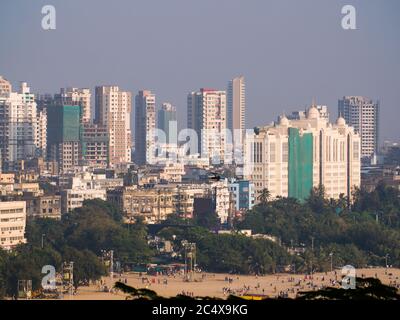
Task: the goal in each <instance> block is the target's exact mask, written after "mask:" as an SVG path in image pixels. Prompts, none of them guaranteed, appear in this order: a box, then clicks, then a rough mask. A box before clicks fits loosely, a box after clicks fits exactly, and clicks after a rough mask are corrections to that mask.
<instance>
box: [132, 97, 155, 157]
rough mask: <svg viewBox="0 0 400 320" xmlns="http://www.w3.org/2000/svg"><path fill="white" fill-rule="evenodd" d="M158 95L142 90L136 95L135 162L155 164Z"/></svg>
mask: <svg viewBox="0 0 400 320" xmlns="http://www.w3.org/2000/svg"><path fill="white" fill-rule="evenodd" d="M155 129H156V96H155V94H153V93H152V92H151V91H150V90H141V91H139V93H138V94H137V95H136V97H135V162H136V163H137V164H139V165H143V164H146V163H150V164H154V161H155V159H154V153H155Z"/></svg>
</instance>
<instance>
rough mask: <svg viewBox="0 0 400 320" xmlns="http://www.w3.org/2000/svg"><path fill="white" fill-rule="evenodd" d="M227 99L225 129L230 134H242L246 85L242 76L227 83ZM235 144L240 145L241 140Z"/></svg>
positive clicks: (244, 127)
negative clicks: (236, 132)
mask: <svg viewBox="0 0 400 320" xmlns="http://www.w3.org/2000/svg"><path fill="white" fill-rule="evenodd" d="M227 99H228V102H227V127H228V129H229V130H231V132H232V134H233V133H234V132H235V130H240V132H241V133H242V132H243V133H244V130H245V129H246V124H245V121H246V85H245V80H244V77H243V76H240V77H236V78H233V79H232V80H230V81H229V82H228V98H227ZM234 138H235V137H234ZM234 140H236V139H234ZM236 143H241V140H240V141H236Z"/></svg>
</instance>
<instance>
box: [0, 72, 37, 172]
mask: <svg viewBox="0 0 400 320" xmlns="http://www.w3.org/2000/svg"><path fill="white" fill-rule="evenodd" d="M1 80H2V81H1V83H2V84H1V85H2V89H1V90H2V94H1V95H0V153H1V155H0V156H1V157H0V158H1V160H2V166H3V169H5V170H14V166H15V165H16V163H17V161H19V160H27V159H30V158H33V157H34V156H35V155H36V152H37V148H38V146H37V145H36V144H37V143H38V137H37V127H38V118H37V112H36V102H35V98H34V94H32V93H30V88H29V87H28V85H27V84H26V82H21V86H20V90H19V92H11V91H9V90H11V84H7V81H6V80H5V79H3V78H2V79H1Z"/></svg>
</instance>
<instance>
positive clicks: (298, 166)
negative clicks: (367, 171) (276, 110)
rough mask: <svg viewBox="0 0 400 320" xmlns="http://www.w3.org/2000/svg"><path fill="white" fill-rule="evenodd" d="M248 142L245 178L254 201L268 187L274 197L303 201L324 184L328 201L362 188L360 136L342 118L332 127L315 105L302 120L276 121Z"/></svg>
mask: <svg viewBox="0 0 400 320" xmlns="http://www.w3.org/2000/svg"><path fill="white" fill-rule="evenodd" d="M246 143H247V146H246V160H245V161H246V164H247V165H248V168H247V170H246V176H247V179H250V180H251V181H253V182H254V186H255V189H256V197H257V196H258V195H259V194H260V193H261V191H262V190H263V189H268V190H269V191H270V193H271V196H272V197H273V198H274V197H277V196H282V197H293V198H297V199H299V200H304V199H305V198H307V197H308V196H309V194H310V191H311V189H312V188H313V187H318V186H319V185H323V186H324V188H325V192H326V196H327V197H328V198H335V199H337V198H339V196H340V195H341V194H343V195H344V196H348V197H349V198H350V197H351V191H352V190H353V188H354V187H359V186H360V137H359V135H358V134H356V133H355V132H354V131H353V128H352V127H350V126H348V125H347V124H346V121H345V120H344V119H343V118H341V117H339V118H338V119H337V121H336V123H335V124H331V123H329V122H328V121H327V120H326V118H321V116H320V112H319V111H318V109H317V108H316V107H315V106H312V107H310V108H309V109H308V110H307V112H306V117H305V118H300V119H294V120H289V119H288V118H287V117H286V116H282V117H280V119H279V121H278V122H277V123H274V124H273V125H270V126H266V127H262V128H260V129H259V130H256V132H255V133H254V135H253V136H248V137H247V142H246ZM249 164H251V165H249Z"/></svg>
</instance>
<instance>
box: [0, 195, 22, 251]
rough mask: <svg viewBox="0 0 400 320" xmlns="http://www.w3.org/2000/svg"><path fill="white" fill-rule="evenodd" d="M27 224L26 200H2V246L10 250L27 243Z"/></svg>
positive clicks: (0, 210)
mask: <svg viewBox="0 0 400 320" xmlns="http://www.w3.org/2000/svg"><path fill="white" fill-rule="evenodd" d="M25 226H26V203H25V201H5V202H0V248H2V249H4V250H10V249H12V248H13V247H15V246H16V245H18V244H21V243H26V239H25Z"/></svg>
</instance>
